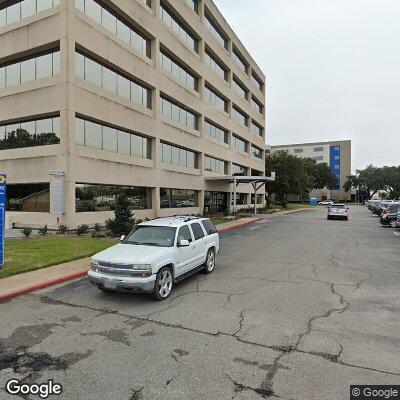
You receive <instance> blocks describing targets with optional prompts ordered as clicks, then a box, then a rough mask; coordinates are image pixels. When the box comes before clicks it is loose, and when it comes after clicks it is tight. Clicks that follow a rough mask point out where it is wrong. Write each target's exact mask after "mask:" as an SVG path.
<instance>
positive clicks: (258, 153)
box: [251, 145, 263, 159]
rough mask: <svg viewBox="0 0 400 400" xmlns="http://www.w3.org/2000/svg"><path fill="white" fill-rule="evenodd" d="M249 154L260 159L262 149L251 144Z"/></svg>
mask: <svg viewBox="0 0 400 400" xmlns="http://www.w3.org/2000/svg"><path fill="white" fill-rule="evenodd" d="M251 155H252V156H253V157H256V158H260V159H262V157H263V151H262V150H261V149H260V148H258V147H257V146H254V145H251Z"/></svg>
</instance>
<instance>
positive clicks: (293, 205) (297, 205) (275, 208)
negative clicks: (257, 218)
mask: <svg viewBox="0 0 400 400" xmlns="http://www.w3.org/2000/svg"><path fill="white" fill-rule="evenodd" d="M310 207H311V206H310V205H309V204H308V203H305V204H302V203H289V204H288V205H287V208H286V210H285V209H283V208H282V207H281V206H279V205H277V204H273V205H271V206H270V207H265V208H262V209H259V210H258V213H259V214H274V213H276V212H278V211H293V210H298V209H300V208H310Z"/></svg>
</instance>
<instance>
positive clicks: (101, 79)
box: [75, 53, 151, 108]
mask: <svg viewBox="0 0 400 400" xmlns="http://www.w3.org/2000/svg"><path fill="white" fill-rule="evenodd" d="M75 74H76V76H77V77H79V78H81V79H84V80H87V81H88V82H91V83H93V84H95V85H98V86H101V87H102V88H104V89H106V90H109V91H110V92H113V93H117V94H118V95H120V96H122V97H125V98H126V99H127V100H130V101H133V102H134V103H137V104H140V105H142V106H144V107H147V108H150V107H151V92H150V90H149V89H148V88H146V87H144V86H142V85H140V84H138V83H136V82H133V81H132V80H129V79H127V78H125V77H124V76H122V75H121V74H118V73H116V72H115V71H113V70H111V69H110V68H108V67H105V66H104V65H102V64H100V63H99V62H97V61H94V60H92V59H91V58H89V57H87V56H85V55H83V54H81V53H75Z"/></svg>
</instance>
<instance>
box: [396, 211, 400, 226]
mask: <svg viewBox="0 0 400 400" xmlns="http://www.w3.org/2000/svg"><path fill="white" fill-rule="evenodd" d="M396 227H397V228H400V213H399V214H397V223H396Z"/></svg>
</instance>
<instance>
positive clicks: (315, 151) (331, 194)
mask: <svg viewBox="0 0 400 400" xmlns="http://www.w3.org/2000/svg"><path fill="white" fill-rule="evenodd" d="M331 147H339V148H340V189H339V190H329V189H327V188H326V189H322V190H313V191H312V192H311V193H310V197H316V198H317V199H318V200H323V199H329V200H334V201H342V200H351V191H349V192H346V191H345V190H344V189H343V185H344V184H345V183H346V181H347V177H348V176H349V175H351V140H341V141H331V142H315V143H299V144H287V145H277V146H271V150H270V151H271V153H274V152H277V151H287V152H288V153H289V154H293V155H295V156H298V157H303V158H313V159H315V160H316V161H317V163H323V162H324V163H327V164H328V165H329V166H330V167H331V168H332V165H331ZM332 172H334V173H335V170H334V169H333V168H332Z"/></svg>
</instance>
